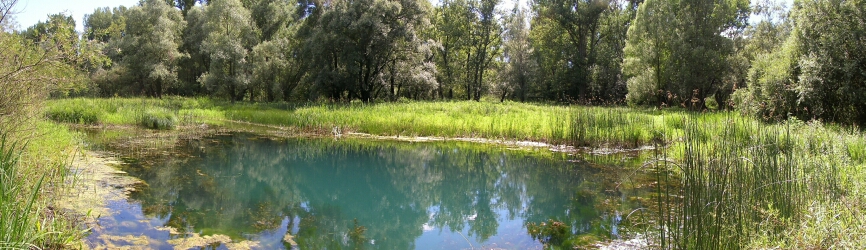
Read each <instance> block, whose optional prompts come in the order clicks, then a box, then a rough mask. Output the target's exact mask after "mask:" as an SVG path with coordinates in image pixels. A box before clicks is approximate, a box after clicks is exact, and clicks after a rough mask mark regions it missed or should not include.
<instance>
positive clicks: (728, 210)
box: [652, 114, 866, 249]
mask: <svg viewBox="0 0 866 250" xmlns="http://www.w3.org/2000/svg"><path fill="white" fill-rule="evenodd" d="M683 124H684V130H683V136H682V137H681V139H680V140H681V142H680V143H677V144H675V145H673V146H671V147H657V148H656V155H657V156H656V159H655V160H653V161H652V165H653V166H654V167H655V171H656V181H657V183H659V185H657V186H656V193H655V198H654V200H655V204H654V206H655V208H656V209H655V210H656V216H655V222H656V225H658V227H657V228H656V230H655V235H656V237H655V238H654V239H655V243H656V244H657V245H658V246H659V247H661V248H675V249H739V248H768V247H769V248H773V247H780V246H782V248H834V247H839V246H840V245H839V244H836V243H845V244H848V243H851V242H852V240H853V239H856V238H848V239H842V238H839V236H837V235H826V234H823V233H821V232H817V231H805V230H802V229H804V228H803V227H802V225H804V224H803V223H816V225H813V226H823V227H830V228H834V227H836V226H828V224H833V223H841V222H844V223H846V224H847V225H856V227H854V228H859V230H848V231H846V232H847V233H849V234H853V235H859V236H866V230H863V229H864V226H866V225H864V224H862V221H858V220H854V219H852V218H853V217H851V216H849V217H847V219H845V218H841V217H836V218H834V219H830V220H824V221H823V222H817V221H815V220H814V218H815V216H820V215H818V214H814V213H815V212H816V211H824V212H826V211H828V210H833V211H835V212H836V213H839V212H842V211H839V210H838V208H839V207H840V205H841V204H842V203H840V202H845V203H848V204H846V205H845V206H847V207H857V209H858V210H850V211H846V212H847V214H860V213H862V211H863V210H862V208H863V204H862V200H861V199H859V197H858V196H853V197H858V198H857V199H850V198H849V197H851V196H849V193H850V192H852V191H855V192H858V193H862V191H860V190H862V187H856V186H854V185H853V184H854V183H858V182H863V181H864V180H866V179H864V178H863V175H862V174H860V173H859V172H860V171H858V170H857V169H858V168H859V167H857V166H856V165H854V164H852V163H855V162H858V161H862V160H861V159H857V158H856V157H854V158H852V157H850V156H851V155H852V154H850V150H849V149H850V148H852V146H851V145H852V141H862V140H863V137H862V134H859V133H856V132H843V131H832V130H829V129H826V128H824V127H823V126H821V125H820V124H811V125H806V124H803V123H802V122H799V121H796V120H792V121H789V122H786V123H782V124H776V125H767V124H763V123H760V122H757V121H754V120H752V119H749V118H744V117H740V116H738V115H734V114H728V115H707V116H701V117H699V118H698V119H690V120H685V121H683ZM853 147H856V143H855V146H853ZM855 176H856V177H855ZM850 177H855V178H850ZM835 219H839V220H844V221H834V220H835ZM806 229H808V228H806ZM793 232H799V233H801V234H800V235H799V236H797V235H795V234H793ZM804 238H814V239H820V240H817V241H812V242H806V241H804V240H803V239H804Z"/></svg>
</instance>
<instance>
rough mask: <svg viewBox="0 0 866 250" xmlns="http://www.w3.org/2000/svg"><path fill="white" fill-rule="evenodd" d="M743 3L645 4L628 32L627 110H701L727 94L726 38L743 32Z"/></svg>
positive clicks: (657, 0)
mask: <svg viewBox="0 0 866 250" xmlns="http://www.w3.org/2000/svg"><path fill="white" fill-rule="evenodd" d="M747 14H748V1H744V0H725V1H680V0H647V1H645V2H644V3H643V4H641V5H640V7H639V8H638V11H637V16H636V17H635V20H634V25H632V26H631V27H630V28H629V31H628V41H627V44H626V47H625V57H626V58H625V62H624V65H623V73H624V74H625V75H626V76H627V77H628V78H629V79H628V92H629V93H628V97H627V99H628V101H629V102H630V103H633V104H651V105H660V104H667V105H672V104H680V105H684V106H686V105H690V106H696V107H703V100H704V98H706V97H708V96H711V95H714V94H716V93H717V92H722V91H727V93H730V91H731V90H730V89H727V90H726V89H724V87H723V86H722V77H723V75H724V72H725V70H726V68H727V65H726V64H725V63H726V59H727V57H728V56H729V55H730V54H731V53H732V51H733V44H732V42H731V39H730V38H728V36H726V35H727V34H728V33H729V32H737V31H739V30H741V29H742V27H744V26H745V19H746V17H747V16H748V15H747Z"/></svg>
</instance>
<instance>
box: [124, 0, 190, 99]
mask: <svg viewBox="0 0 866 250" xmlns="http://www.w3.org/2000/svg"><path fill="white" fill-rule="evenodd" d="M125 17H126V18H127V21H126V29H125V30H124V36H123V38H122V39H121V45H120V49H121V51H123V59H122V60H121V62H122V65H121V66H123V67H125V68H126V71H125V72H126V73H128V74H130V76H129V79H131V80H133V82H135V83H136V84H137V85H138V86H137V89H138V90H140V91H142V92H144V93H147V95H149V96H153V97H162V95H163V93H164V92H165V91H166V90H167V89H168V88H169V87H170V86H172V85H174V84H176V82H177V63H178V61H179V59H180V58H181V57H182V56H183V55H182V54H181V53H180V51H178V48H179V47H180V43H181V32H182V30H183V27H184V26H186V22H185V21H184V20H183V17H182V16H181V13H180V11H178V10H177V9H174V8H172V6H169V5H167V4H166V3H165V1H162V0H148V1H143V2H142V3H141V6H136V7H133V8H131V9H129V11H128V12H127V13H126V15H125Z"/></svg>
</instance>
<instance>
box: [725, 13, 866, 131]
mask: <svg viewBox="0 0 866 250" xmlns="http://www.w3.org/2000/svg"><path fill="white" fill-rule="evenodd" d="M864 6H866V2H864V1H829V0H827V1H805V2H798V3H797V4H795V6H794V10H793V11H792V14H791V17H790V23H786V24H787V25H791V26H792V28H791V29H790V30H791V32H790V35H789V36H788V37H787V39H786V40H785V42H784V43H783V44H782V45H781V46H778V47H775V48H772V49H771V51H770V52H766V53H764V54H759V55H758V56H757V57H756V58H755V60H754V62H753V64H752V69H751V70H750V71H749V77H748V79H749V88H748V90H741V91H738V92H742V93H738V94H737V95H736V97H737V98H736V100H734V101H735V103H737V104H738V105H739V106H738V108H739V109H740V110H742V111H743V112H744V113H748V114H752V115H756V116H760V117H764V118H767V119H771V120H781V119H784V118H786V117H788V116H789V115H794V116H796V117H798V118H800V119H805V120H809V119H822V120H827V121H834V122H842V123H847V124H852V123H853V124H862V123H864V122H866V112H863V110H866V109H864V108H866V102H864V101H863V100H864V98H863V96H864V94H866V89H864V87H863V86H862V85H863V84H862V83H863V82H864V81H866V77H864V76H863V74H862V72H866V63H864V62H866V56H864V55H863V54H862V53H851V51H859V50H860V49H859V48H861V47H863V46H864V45H866V44H864V42H863V40H862V39H857V38H854V37H857V36H860V35H861V34H866V28H864V27H863V25H861V24H859V23H862V22H863V20H866V19H864V17H863V16H864V15H863V14H862V13H863V9H864V8H863V7H864ZM766 25H770V24H766ZM765 29H766V30H767V31H765V32H764V33H771V34H772V32H774V31H775V32H777V33H781V34H786V33H785V32H780V31H777V30H781V31H786V30H787V29H786V26H782V27H777V28H773V27H766V28H765ZM776 36H779V35H776ZM765 40H766V39H765ZM762 42H763V41H762V40H758V41H756V43H762ZM762 44H763V43H762ZM756 46H760V47H763V48H765V50H768V49H766V47H769V46H767V45H761V44H759V45H756Z"/></svg>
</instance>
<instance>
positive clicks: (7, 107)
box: [0, 0, 80, 136]
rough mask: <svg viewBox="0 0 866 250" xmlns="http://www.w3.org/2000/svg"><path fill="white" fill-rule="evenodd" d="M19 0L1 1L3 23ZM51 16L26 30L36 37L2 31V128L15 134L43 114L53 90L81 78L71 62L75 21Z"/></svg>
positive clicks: (0, 73) (0, 121)
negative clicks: (42, 104)
mask: <svg viewBox="0 0 866 250" xmlns="http://www.w3.org/2000/svg"><path fill="white" fill-rule="evenodd" d="M16 2H17V1H15V0H11V1H10V0H0V24H2V23H4V22H7V21H8V20H11V19H12V15H13V14H14V11H13V9H14V7H15V4H16ZM49 19H50V20H49V21H48V22H44V23H43V22H40V24H41V25H40V24H37V25H35V26H34V27H31V29H30V31H32V33H31V32H25V33H28V34H34V37H31V38H33V39H26V38H24V37H25V36H26V35H19V34H13V33H9V32H7V31H6V30H5V29H4V30H0V48H3V49H0V89H2V91H0V131H3V132H4V133H9V135H11V136H17V134H16V133H18V132H20V131H21V130H23V129H27V128H28V127H29V126H27V124H28V123H30V122H32V119H33V118H35V117H38V116H40V115H41V111H40V109H39V108H40V107H41V103H42V101H43V100H45V98H47V97H48V94H49V93H50V91H52V90H56V89H61V88H67V87H69V86H71V85H72V84H73V83H76V82H79V81H80V78H79V75H78V74H77V71H76V70H75V68H74V67H72V66H71V64H70V63H69V62H74V61H75V60H77V59H76V54H75V50H74V49H72V47H70V46H72V45H73V44H70V42H71V41H70V37H74V33H72V32H73V31H74V27H75V25H74V22H70V21H69V19H67V18H66V17H65V16H64V15H59V14H58V15H52V16H51V17H50V18H49ZM70 24H71V25H70Z"/></svg>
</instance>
